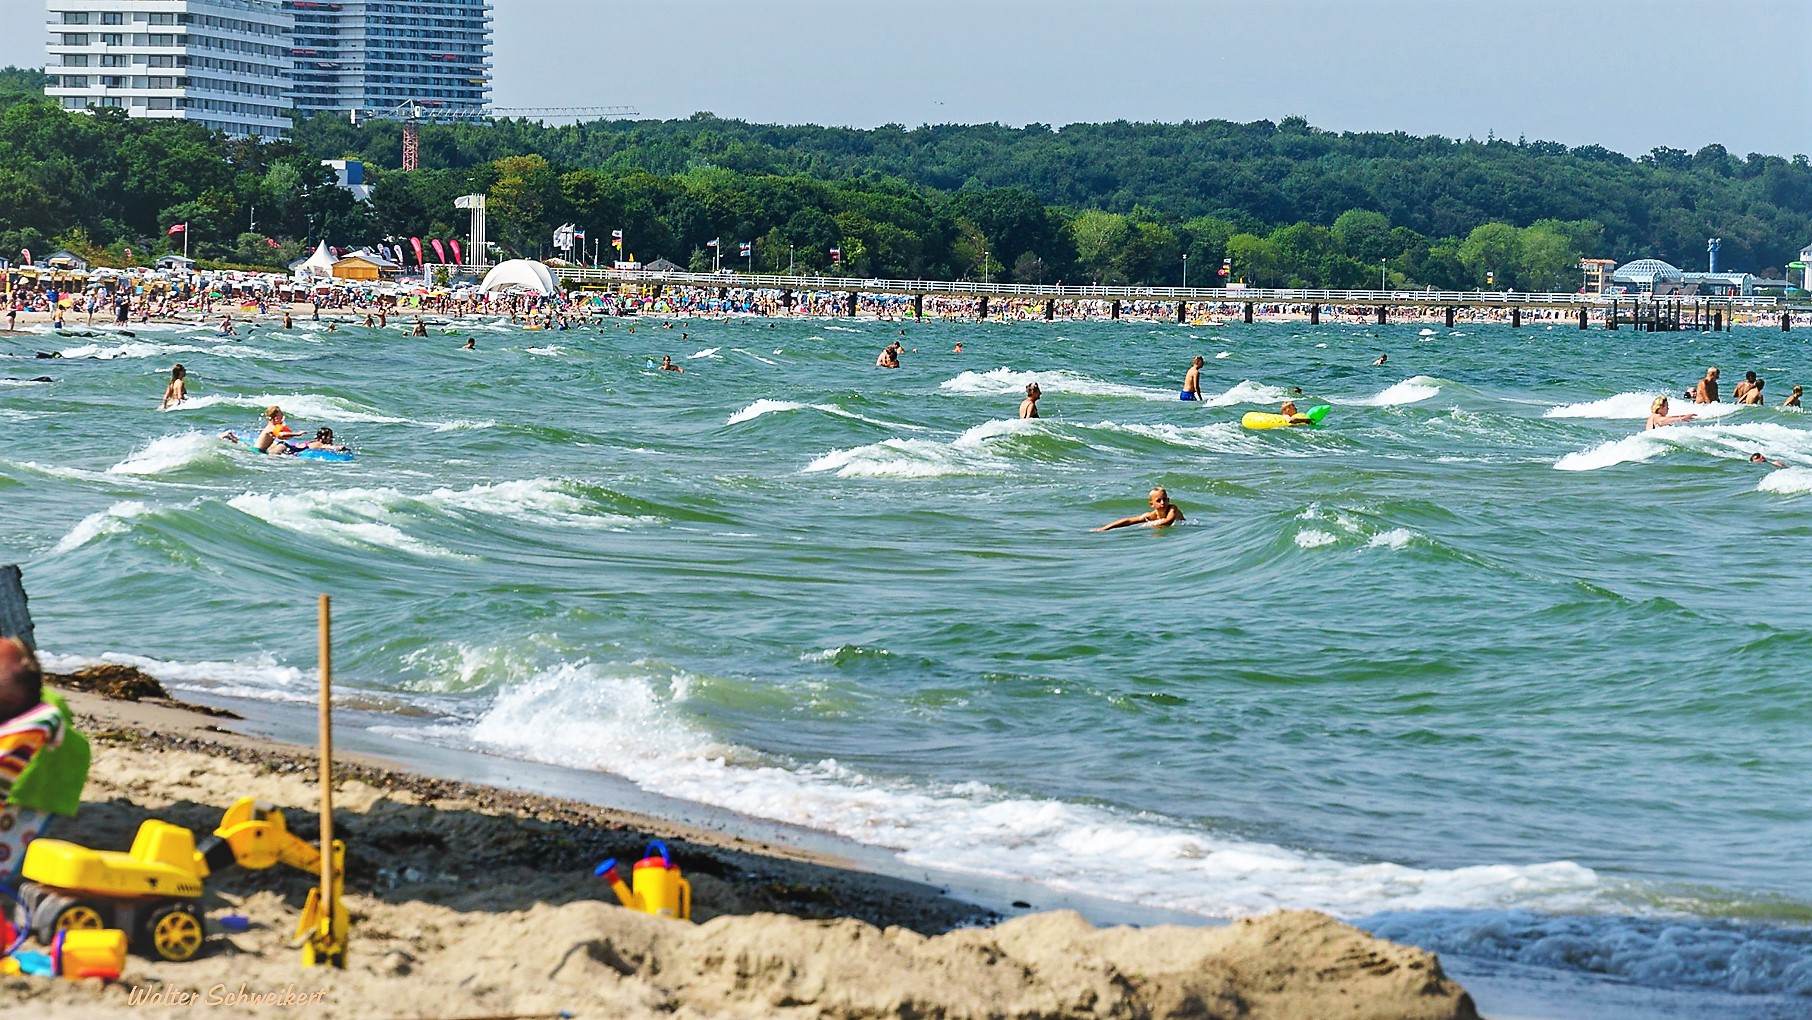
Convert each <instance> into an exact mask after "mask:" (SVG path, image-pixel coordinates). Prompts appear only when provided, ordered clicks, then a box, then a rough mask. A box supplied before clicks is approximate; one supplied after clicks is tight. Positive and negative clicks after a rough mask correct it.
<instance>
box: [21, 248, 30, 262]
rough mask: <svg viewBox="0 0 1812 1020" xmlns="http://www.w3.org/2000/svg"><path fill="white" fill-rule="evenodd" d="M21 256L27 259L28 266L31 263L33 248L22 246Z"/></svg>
mask: <svg viewBox="0 0 1812 1020" xmlns="http://www.w3.org/2000/svg"><path fill="white" fill-rule="evenodd" d="M19 257H20V258H22V259H24V260H25V264H26V265H28V266H29V265H31V249H30V248H20V249H19Z"/></svg>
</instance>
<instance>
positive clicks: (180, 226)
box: [169, 223, 189, 234]
mask: <svg viewBox="0 0 1812 1020" xmlns="http://www.w3.org/2000/svg"><path fill="white" fill-rule="evenodd" d="M188 232H189V225H188V224H187V223H172V224H170V230H169V233H172V234H186V233H188Z"/></svg>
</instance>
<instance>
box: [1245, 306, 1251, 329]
mask: <svg viewBox="0 0 1812 1020" xmlns="http://www.w3.org/2000/svg"><path fill="white" fill-rule="evenodd" d="M1246 325H1248V326H1250V325H1252V302H1250V301H1248V302H1246Z"/></svg>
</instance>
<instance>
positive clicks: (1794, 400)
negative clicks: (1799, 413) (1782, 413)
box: [1781, 386, 1805, 409]
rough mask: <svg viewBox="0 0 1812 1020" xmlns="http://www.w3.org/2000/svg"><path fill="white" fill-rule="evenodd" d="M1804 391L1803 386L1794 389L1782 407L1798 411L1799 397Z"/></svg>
mask: <svg viewBox="0 0 1812 1020" xmlns="http://www.w3.org/2000/svg"><path fill="white" fill-rule="evenodd" d="M1804 389H1805V387H1803V386H1795V387H1793V392H1792V393H1790V394H1788V395H1787V400H1786V402H1785V403H1783V404H1781V406H1782V407H1791V408H1795V409H1797V408H1798V407H1799V395H1800V393H1801V392H1802V391H1803V390H1804Z"/></svg>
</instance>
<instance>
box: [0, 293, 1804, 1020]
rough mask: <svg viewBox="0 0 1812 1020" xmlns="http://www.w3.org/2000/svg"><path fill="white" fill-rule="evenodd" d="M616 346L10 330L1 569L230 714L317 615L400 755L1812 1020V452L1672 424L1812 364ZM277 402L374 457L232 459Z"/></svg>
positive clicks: (611, 334)
mask: <svg viewBox="0 0 1812 1020" xmlns="http://www.w3.org/2000/svg"><path fill="white" fill-rule="evenodd" d="M634 324H635V326H636V332H635V333H634V334H631V333H630V332H629V325H630V320H620V321H612V322H610V323H608V324H604V325H601V326H593V327H587V328H581V329H574V330H568V331H565V332H558V333H549V332H521V331H517V330H515V329H513V328H511V327H508V326H506V325H501V324H498V323H496V322H495V320H486V321H477V320H474V321H470V322H460V323H456V324H455V326H454V328H451V329H450V330H447V331H445V332H441V331H437V335H435V336H432V337H430V338H428V339H420V338H415V339H411V338H409V337H408V336H407V335H406V333H407V329H408V326H407V324H404V325H399V326H396V327H393V328H391V329H389V330H382V331H380V330H370V329H363V328H359V327H356V326H350V327H348V328H344V329H341V330H340V331H339V332H337V333H334V334H329V333H326V332H325V331H324V330H323V328H322V327H320V326H318V325H317V324H313V323H309V324H306V325H305V326H303V327H301V328H298V329H296V330H293V331H288V332H286V331H283V330H280V329H275V328H272V327H269V326H259V327H257V328H255V329H253V330H251V331H250V332H249V334H247V335H246V336H245V338H244V339H243V340H241V341H229V342H221V341H219V340H218V339H216V338H214V337H212V336H211V335H210V332H209V330H207V329H205V328H204V329H195V330H187V329H178V328H162V329H156V328H153V329H147V330H136V331H135V332H136V333H137V336H135V337H118V336H112V335H105V334H104V335H102V336H99V337H88V338H59V337H56V336H49V335H46V336H41V337H36V338H16V337H15V338H11V339H8V340H6V341H4V342H3V343H0V352H4V353H6V354H9V355H10V356H11V357H10V358H8V359H5V360H0V374H4V375H8V376H11V377H13V380H12V381H9V382H8V383H7V384H5V385H4V387H3V388H0V507H3V508H4V512H3V513H0V551H3V552H4V553H5V554H6V555H5V556H4V557H0V558H4V559H17V560H19V561H20V562H22V563H23V564H24V566H25V569H26V578H27V582H28V585H29V587H30V590H31V592H32V596H33V611H34V615H35V616H36V618H37V622H38V636H39V640H40V643H41V644H42V645H43V646H44V647H45V648H46V649H47V651H48V652H49V653H50V658H51V660H52V661H53V663H56V664H59V665H70V664H79V663H80V662H83V661H90V660H96V659H102V658H113V659H123V660H125V661H132V662H138V663H140V664H143V665H145V666H146V667H147V668H149V669H150V671H151V672H153V673H154V674H156V675H158V676H160V677H161V678H163V679H164V680H165V681H166V682H169V683H170V684H172V685H173V686H174V687H175V688H177V689H179V690H190V691H197V692H205V693H207V694H209V695H211V696H213V697H216V698H218V697H242V698H248V699H294V700H306V699H308V698H310V697H311V695H312V680H311V678H310V676H309V673H308V671H309V670H310V669H311V668H312V664H313V659H314V628H313V615H312V609H313V596H314V595H315V593H317V592H322V591H325V592H330V593H332V594H333V595H334V596H335V599H336V603H335V604H336V610H337V613H336V617H337V622H336V637H337V640H336V674H337V678H338V681H339V683H340V684H341V686H342V688H343V691H344V694H345V697H346V698H347V701H348V703H349V704H354V705H358V706H362V707H366V708H370V709H373V710H375V711H379V712H386V713H391V714H393V715H394V717H395V718H396V720H397V723H398V725H397V726H396V727H395V729H394V731H393V732H392V734H391V738H392V739H393V740H394V741H395V742H396V745H397V747H398V751H397V753H398V754H399V755H401V756H403V757H407V755H408V753H409V752H408V747H409V745H410V742H419V741H434V742H437V743H440V744H443V745H446V746H448V747H451V748H455V749H465V750H469V751H471V752H472V753H482V754H488V755H496V756H504V757H521V758H527V759H535V760H540V761H547V762H552V763H558V764H563V765H568V766H573V767H578V768H583V769H596V770H604V771H609V772H612V773H616V774H619V775H621V776H624V777H627V778H628V779H629V780H631V781H633V782H634V783H636V784H639V785H640V786H642V787H644V788H646V789H647V790H649V791H651V792H655V793H659V794H664V795H670V796H673V797H679V798H686V799H691V800H696V801H700V802H705V803H709V804H713V805H719V806H721V807H725V808H729V809H733V810H735V811H738V812H744V813H747V814H750V815H755V816H760V817H764V818H771V819H778V820H782V821H786V822H791V823H796V824H799V825H804V826H810V827H815V828H819V829H823V830H827V831H830V832H834V833H838V834H841V835H844V836H847V837H849V838H852V839H855V840H859V841H862V842H864V843H868V844H872V845H875V846H878V847H882V848H886V849H888V850H890V851H892V852H894V853H896V854H897V855H898V858H899V860H900V861H901V862H902V863H903V864H906V865H912V866H924V867H929V868H936V869H940V870H942V871H944V872H955V873H967V874H971V875H975V876H982V877H986V878H988V879H990V880H998V879H1009V880H1023V881H1024V882H1025V883H1027V885H1028V887H1030V888H1039V887H1042V888H1046V889H1050V890H1053V891H1057V892H1068V893H1077V894H1086V895H1092V896H1098V897H1106V898H1110V899H1118V900H1124V901H1126V902H1127V903H1129V904H1132V905H1146V906H1154V907H1160V906H1161V907H1164V908H1169V909H1175V910H1182V911H1187V912H1191V913H1194V914H1198V915H1200V916H1202V917H1203V918H1226V917H1233V916H1238V915H1241V914H1246V913H1250V912H1253V911H1262V910H1266V909H1269V908H1273V907H1310V908H1315V909H1319V910H1326V911H1330V912H1332V913H1334V914H1336V915H1339V916H1341V917H1344V918H1348V919H1352V920H1354V921H1356V922H1357V923H1359V924H1361V925H1363V926H1366V927H1368V928H1370V929H1372V930H1374V931H1378V932H1380V933H1381V934H1384V935H1387V936H1389V937H1391V938H1394V939H1399V940H1402V941H1407V942H1412V943H1416V944H1419V945H1423V946H1426V947H1429V948H1432V949H1436V950H1439V951H1441V952H1443V953H1445V954H1449V955H1450V956H1455V955H1457V956H1460V957H1470V958H1475V959H1483V960H1492V961H1499V962H1501V963H1503V964H1504V965H1506V966H1519V967H1533V968H1538V969H1548V970H1551V971H1554V972H1557V973H1558V972H1571V973H1574V974H1588V975H1596V976H1600V977H1602V978H1605V979H1609V980H1613V981H1616V982H1619V983H1627V984H1629V985H1633V986H1638V987H1646V988H1652V989H1655V990H1657V991H1660V992H1663V993H1665V992H1666V991H1667V990H1680V991H1682V992H1683V993H1684V992H1692V993H1695V994H1699V993H1705V994H1712V993H1715V994H1717V995H1724V996H1734V997H1735V998H1733V999H1731V1000H1729V1001H1735V1002H1743V1001H1750V1000H1747V999H1745V998H1743V997H1753V1001H1754V1002H1756V1003H1758V1004H1762V1003H1766V1004H1768V1010H1770V1011H1778V1010H1785V1011H1786V1012H1783V1013H1779V1014H1778V1015H1789V1014H1790V1013H1791V1012H1792V1011H1793V1010H1794V1009H1797V1008H1799V1007H1801V1006H1804V1007H1805V1008H1807V1009H1808V1010H1812V863H1808V850H1809V849H1812V805H1809V802H1808V795H1807V792H1806V784H1807V781H1808V778H1809V777H1812V739H1809V738H1812V683H1809V682H1808V681H1807V680H1806V675H1807V667H1808V663H1812V613H1809V611H1812V559H1809V558H1808V557H1807V556H1806V553H1805V550H1806V548H1807V541H1808V539H1809V538H1812V422H1809V421H1808V420H1807V419H1806V418H1805V417H1804V416H1803V415H1801V414H1799V413H1797V412H1795V411H1791V410H1781V409H1779V408H1778V407H1774V406H1770V407H1763V408H1742V409H1736V408H1733V407H1730V406H1722V407H1717V408H1712V409H1709V410H1707V409H1703V408H1700V409H1698V410H1700V411H1701V414H1702V417H1701V418H1700V420H1699V421H1696V422H1694V423H1692V424H1690V425H1685V426H1676V427H1671V428H1667V429H1663V430H1659V431H1654V432H1644V431H1643V428H1642V427H1643V418H1644V416H1645V415H1646V412H1647V408H1648V405H1649V401H1650V400H1651V399H1652V398H1653V397H1654V396H1655V395H1659V394H1672V395H1675V400H1676V406H1675V411H1676V412H1679V411H1686V410H1694V408H1690V407H1685V406H1682V405H1681V403H1680V401H1679V397H1678V394H1679V393H1680V392H1681V391H1682V390H1683V389H1684V388H1685V387H1686V386H1687V385H1688V384H1689V383H1691V382H1693V381H1694V380H1696V379H1697V378H1698V377H1699V376H1700V374H1702V372H1703V371H1704V369H1705V367H1706V366H1708V365H1712V364H1717V365H1720V366H1721V367H1722V368H1723V374H1724V379H1725V380H1726V385H1727V386H1728V385H1729V384H1730V383H1734V382H1735V381H1736V380H1737V379H1739V378H1741V373H1742V371H1743V370H1745V369H1753V370H1755V371H1757V372H1759V373H1760V374H1761V375H1762V376H1764V377H1765V378H1766V379H1767V381H1768V393H1769V398H1770V399H1769V403H1770V404H1778V403H1779V402H1780V400H1781V399H1782V398H1784V397H1785V395H1786V392H1787V390H1788V389H1789V388H1790V386H1791V384H1793V383H1794V382H1796V381H1802V380H1807V379H1812V352H1809V351H1808V350H1807V349H1806V348H1805V347H1803V346H1802V337H1801V334H1798V333H1794V334H1785V335H1783V334H1779V333H1774V332H1765V331H1762V330H1760V329H1746V330H1743V331H1739V332H1736V333H1731V334H1687V333H1682V334H1641V333H1636V332H1633V331H1628V330H1625V331H1620V332H1615V333H1612V332H1605V331H1602V330H1595V331H1592V332H1580V331H1577V330H1573V329H1570V328H1567V329H1563V328H1558V327H1556V328H1544V327H1543V326H1539V325H1538V326H1532V327H1526V328H1523V329H1520V330H1514V329H1511V328H1509V327H1507V326H1501V325H1500V326H1477V325H1471V326H1465V327H1463V328H1462V329H1460V330H1456V331H1444V330H1436V331H1428V330H1424V329H1421V328H1419V324H1416V325H1392V326H1384V327H1377V326H1369V325H1366V326H1358V325H1323V326H1320V327H1314V328H1311V327H1307V326H1304V325H1285V324H1271V325H1267V324H1258V325H1250V326H1245V325H1226V326H1182V325H1164V324H1151V323H1133V322H1121V323H1107V322H1096V323H1079V322H1064V323H1055V324H1045V323H1036V324H1003V323H986V324H979V325H978V324H968V325H958V324H927V325H922V326H910V327H907V328H906V334H905V336H904V338H903V342H904V343H905V344H906V354H905V355H904V357H903V359H902V360H903V363H904V367H902V368H901V369H899V370H897V371H888V370H882V369H877V368H875V367H874V358H875V354H876V352H877V351H878V350H879V349H880V348H881V347H882V346H884V345H885V344H886V343H888V342H889V341H890V340H893V339H896V338H898V337H899V330H900V328H901V327H900V325H899V324H894V323H877V322H848V321H839V322H835V323H831V322H825V321H785V322H773V321H769V320H762V319H750V320H741V321H731V322H714V321H690V322H686V323H683V324H680V325H677V326H676V327H675V328H673V329H671V330H668V329H663V328H661V322H660V321H659V320H647V319H644V320H640V321H637V322H635V323H634ZM682 329H683V330H684V331H686V332H687V333H689V334H690V335H689V336H688V337H686V338H685V339H684V340H682V338H681V330H682ZM468 336H471V337H476V338H477V342H478V349H477V350H476V351H462V350H458V349H456V348H457V347H458V346H459V345H460V344H461V343H463V342H464V340H465V338H466V337H468ZM958 341H961V343H962V344H963V348H964V353H962V354H955V353H953V351H952V348H953V347H954V346H955V344H956V343H957V342H958ZM40 350H42V351H46V352H49V351H52V350H58V351H61V352H62V353H63V354H64V355H65V357H64V358H63V359H61V360H38V359H35V358H33V357H32V355H33V353H34V352H35V351H40ZM1379 353H1388V354H1389V355H1390V360H1389V362H1388V364H1387V365H1386V366H1383V367H1372V366H1371V365H1370V362H1371V361H1372V360H1373V358H1375V357H1376V356H1377V355H1378V354H1379ZM664 354H667V355H672V356H673V359H674V361H675V363H677V364H680V365H683V366H684V367H685V369H686V371H685V372H683V373H678V372H660V371H655V370H652V369H650V368H648V367H647V366H648V363H649V361H650V360H651V359H654V360H658V359H659V358H660V356H661V355H664ZM1196 355H1202V356H1204V357H1205V358H1207V359H1208V367H1207V368H1206V369H1204V372H1203V390H1204V393H1205V394H1206V396H1207V399H1206V400H1204V401H1202V402H1200V403H1185V402H1180V401H1178V400H1177V399H1176V392H1177V389H1178V387H1179V385H1180V381H1181V378H1182V375H1183V372H1184V370H1185V369H1186V368H1187V367H1188V365H1189V362H1190V359H1191V358H1192V357H1194V356H1196ZM176 361H181V362H183V363H184V364H185V365H187V367H188V369H189V381H190V393H191V395H192V397H191V399H190V400H189V401H188V402H187V403H186V404H184V405H182V406H180V407H178V408H175V409H172V410H170V411H167V412H159V411H158V410H157V398H158V396H159V395H160V394H161V393H162V390H163V383H164V380H165V379H166V378H167V376H168V370H169V367H170V365H171V364H172V363H174V362H176ZM39 375H49V376H51V377H52V378H53V379H54V381H53V382H51V383H38V384H32V383H29V382H28V381H27V380H29V379H31V378H32V377H36V376H39ZM1029 382H1037V383H1038V384H1039V385H1040V386H1041V387H1042V389H1043V392H1044V397H1043V400H1042V402H1041V403H1040V411H1041V413H1042V414H1043V417H1042V418H1040V419H1039V420H1037V421H1019V420H1016V419H1015V418H1014V417H1013V415H1014V411H1015V409H1016V407H1017V405H1018V403H1019V400H1020V399H1021V398H1022V396H1023V395H1024V389H1025V385H1026V384H1027V383H1029ZM1297 388H1300V389H1301V391H1302V395H1301V396H1300V397H1296V400H1297V402H1298V403H1299V404H1303V405H1304V406H1307V405H1308V404H1314V403H1323V402H1325V403H1330V404H1332V405H1333V406H1334V410H1333V412H1332V414H1330V415H1329V417H1328V418H1327V420H1326V421H1325V422H1324V423H1323V425H1322V426H1321V427H1318V428H1313V429H1288V430H1277V431H1271V432H1248V431H1245V430H1243V429H1241V428H1240V426H1239V424H1238V422H1239V417H1240V415H1241V414H1242V413H1243V412H1245V411H1249V410H1275V409H1276V405H1277V404H1278V403H1279V402H1280V401H1281V400H1283V399H1286V398H1289V397H1292V396H1295V392H1296V389H1297ZM273 403H274V404H280V405H282V406H283V407H284V408H285V410H286V411H288V412H289V415H290V420H291V421H292V423H294V424H295V425H296V426H297V427H299V428H302V429H303V430H304V431H309V430H312V429H313V428H315V427H317V426H321V425H327V426H331V427H333V428H334V429H335V430H336V433H337V436H338V438H339V439H341V440H342V441H350V442H351V443H352V444H353V446H354V447H355V448H356V450H357V452H358V459H357V460H356V461H355V462H353V463H349V464H335V463H321V462H303V461H295V460H288V459H283V458H273V457H264V456H260V455H258V454H256V453H254V452H252V451H250V450H248V449H247V448H245V447H243V446H237V447H236V446H232V445H229V444H226V443H223V442H220V441H219V440H217V439H216V438H214V437H215V434H216V433H218V432H219V431H221V430H223V429H228V428H232V429H237V430H241V431H242V432H243V431H248V430H252V429H255V428H256V427H257V419H258V414H259V409H261V408H262V407H264V406H265V405H268V404H273ZM1753 452H1761V453H1764V454H1765V455H1767V457H1768V458H1770V459H1772V460H1777V461H1781V462H1783V463H1784V464H1786V465H1787V466H1786V467H1783V468H1777V467H1774V466H1772V465H1756V464H1752V463H1750V462H1749V460H1748V458H1749V455H1750V454H1751V453H1753ZM1154 485H1162V486H1164V487H1166V488H1168V490H1169V492H1170V495H1171V497H1172V499H1173V500H1175V501H1176V502H1177V503H1178V505H1180V506H1181V507H1182V509H1183V510H1184V512H1185V513H1186V514H1187V517H1188V521H1187V523H1186V524H1184V525H1183V526H1181V527H1177V528H1174V529H1171V530H1169V531H1167V532H1162V533H1153V532H1151V531H1148V530H1143V529H1141V530H1127V531H1120V532H1114V533H1109V534H1092V533H1090V532H1089V529H1090V528H1091V527H1094V526H1096V525H1099V524H1102V523H1105V522H1107V521H1110V520H1113V519H1115V518H1119V517H1123V516H1127V515H1131V514H1136V513H1139V512H1142V511H1143V510H1144V509H1145V495H1146V492H1147V490H1148V489H1149V488H1150V487H1152V486H1154ZM1720 1001H1722V1000H1720ZM1758 1015H1760V1014H1758ZM1768 1015H1777V1014H1776V1013H1775V1012H1768Z"/></svg>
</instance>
